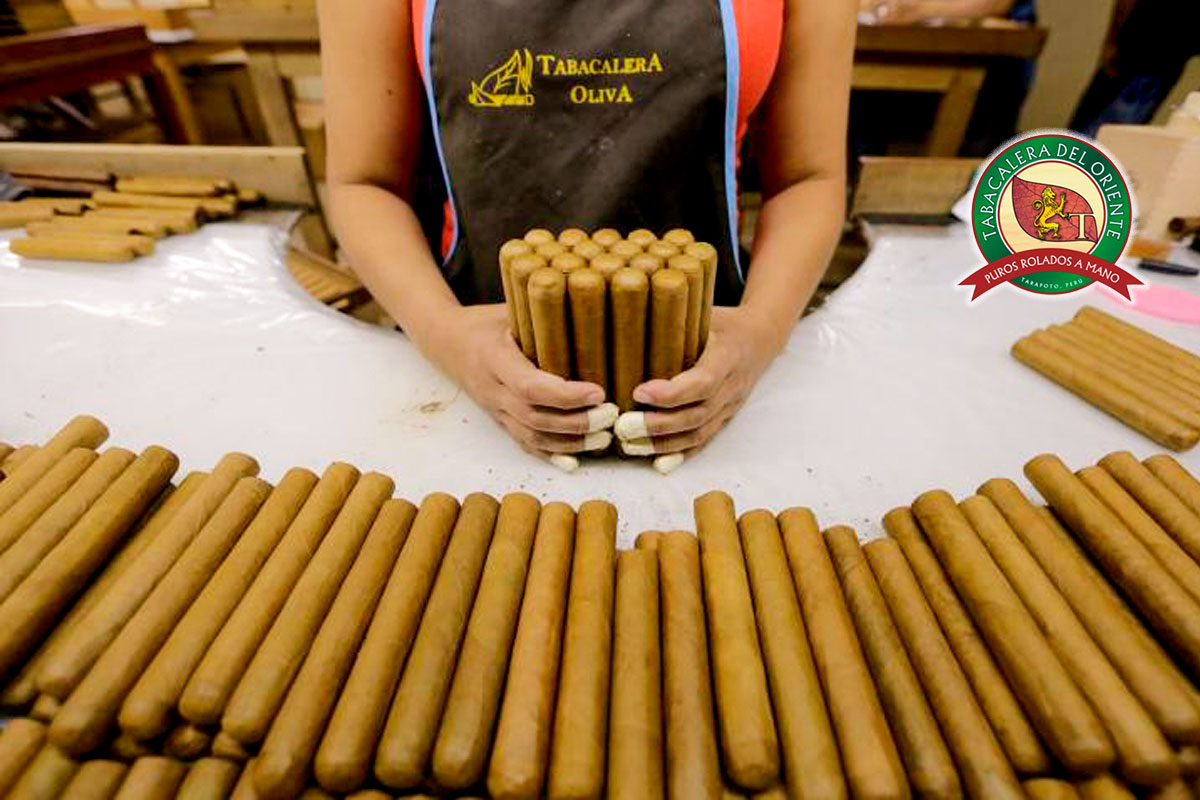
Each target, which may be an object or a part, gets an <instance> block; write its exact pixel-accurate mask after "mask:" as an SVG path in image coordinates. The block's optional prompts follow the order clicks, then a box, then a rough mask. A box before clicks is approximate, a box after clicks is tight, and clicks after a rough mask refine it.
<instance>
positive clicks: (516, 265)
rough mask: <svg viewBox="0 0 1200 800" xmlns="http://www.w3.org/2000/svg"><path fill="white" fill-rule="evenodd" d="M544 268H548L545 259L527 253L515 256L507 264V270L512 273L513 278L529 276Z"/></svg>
mask: <svg viewBox="0 0 1200 800" xmlns="http://www.w3.org/2000/svg"><path fill="white" fill-rule="evenodd" d="M546 266H549V264H548V262H547V261H546V259H544V258H542V257H541V256H539V255H537V254H536V253H527V254H525V255H523V256H517V257H516V258H514V259H513V260H512V261H510V262H509V264H508V268H509V269H510V270H511V271H512V274H513V276H514V277H515V276H517V275H523V276H529V275H531V274H533V273H534V272H536V271H537V270H539V269H541V268H542V267H546Z"/></svg>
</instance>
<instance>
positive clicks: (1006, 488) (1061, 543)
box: [979, 478, 1200, 744]
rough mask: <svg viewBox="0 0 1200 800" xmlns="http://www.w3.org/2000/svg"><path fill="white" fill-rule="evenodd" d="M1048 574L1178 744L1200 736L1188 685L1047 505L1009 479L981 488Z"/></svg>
mask: <svg viewBox="0 0 1200 800" xmlns="http://www.w3.org/2000/svg"><path fill="white" fill-rule="evenodd" d="M979 493H980V494H982V495H984V496H985V497H987V498H989V499H990V500H991V501H992V502H993V503H994V504H995V505H996V507H997V508H998V509H999V510H1000V512H1001V513H1002V514H1003V515H1004V517H1005V519H1006V520H1007V521H1008V524H1009V525H1010V526H1011V527H1012V529H1013V530H1014V531H1015V532H1016V533H1017V535H1018V536H1019V537H1020V538H1021V541H1022V543H1023V544H1024V545H1025V547H1026V548H1028V549H1029V551H1030V552H1031V553H1032V554H1033V556H1034V558H1036V559H1037V561H1038V563H1039V564H1040V565H1041V567H1042V569H1043V570H1044V571H1045V572H1046V574H1048V575H1053V576H1054V583H1055V586H1056V587H1057V589H1058V591H1059V592H1061V593H1062V595H1063V596H1064V597H1065V598H1066V600H1067V602H1068V603H1070V604H1071V608H1072V610H1073V611H1074V612H1075V613H1076V614H1077V615H1078V616H1079V619H1080V620H1081V621H1082V622H1083V624H1084V625H1085V626H1086V627H1087V629H1088V633H1090V634H1091V635H1092V638H1094V639H1095V641H1096V643H1097V644H1099V645H1100V647H1101V649H1103V650H1104V652H1105V655H1107V656H1108V658H1109V659H1110V660H1111V661H1112V663H1113V665H1114V666H1115V667H1116V668H1117V671H1118V672H1120V673H1121V677H1122V678H1123V679H1124V680H1125V682H1126V684H1127V685H1128V686H1129V688H1130V689H1131V690H1132V691H1133V693H1134V694H1135V695H1136V696H1137V697H1138V699H1139V700H1140V701H1141V702H1142V704H1143V705H1144V706H1145V707H1146V709H1147V711H1149V712H1150V714H1151V716H1152V717H1153V718H1154V720H1155V722H1156V723H1157V724H1158V726H1159V727H1160V728H1162V729H1163V731H1164V732H1165V733H1166V734H1167V737H1168V739H1170V740H1171V741H1172V742H1174V743H1176V744H1180V743H1185V742H1196V741H1200V739H1198V738H1197V737H1198V736H1200V708H1197V706H1196V704H1195V702H1194V700H1193V699H1192V697H1191V694H1190V689H1189V687H1190V684H1189V682H1188V681H1187V679H1186V678H1184V677H1183V675H1182V674H1181V673H1180V672H1179V671H1178V669H1177V668H1176V667H1175V665H1174V663H1173V662H1172V661H1171V659H1170V658H1169V657H1168V656H1167V655H1166V653H1165V652H1163V651H1162V648H1161V646H1160V645H1159V644H1158V643H1157V642H1156V641H1155V640H1154V639H1153V637H1151V636H1150V635H1149V633H1147V632H1146V630H1145V629H1144V628H1143V627H1142V623H1141V622H1140V621H1139V620H1138V619H1137V618H1136V617H1134V616H1133V614H1132V612H1130V611H1129V609H1128V608H1127V607H1126V606H1125V603H1124V601H1123V600H1122V599H1121V598H1120V597H1119V596H1118V595H1117V593H1116V591H1115V590H1114V589H1113V587H1112V586H1110V585H1109V583H1108V581H1107V580H1105V578H1104V577H1103V576H1102V575H1101V574H1100V572H1099V571H1098V570H1097V569H1096V568H1095V566H1093V565H1092V563H1091V561H1090V560H1088V558H1087V556H1086V555H1084V553H1083V551H1082V550H1081V549H1080V548H1079V546H1078V544H1076V542H1075V541H1074V540H1073V539H1072V538H1071V537H1070V536H1069V535H1068V534H1067V533H1066V532H1065V531H1063V530H1061V528H1059V527H1058V522H1057V520H1055V519H1054V518H1053V515H1052V514H1050V512H1049V510H1048V509H1039V508H1035V507H1034V506H1033V505H1032V504H1031V503H1030V502H1029V500H1028V499H1026V497H1025V496H1024V494H1022V493H1021V490H1020V489H1018V488H1017V485H1016V484H1015V483H1013V482H1012V481H1010V480H1007V479H1002V478H995V479H992V480H990V481H988V482H986V483H984V484H983V485H982V486H981V487H979Z"/></svg>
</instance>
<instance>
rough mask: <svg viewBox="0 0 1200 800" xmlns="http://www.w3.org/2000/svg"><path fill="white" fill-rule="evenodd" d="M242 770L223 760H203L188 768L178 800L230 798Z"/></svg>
mask: <svg viewBox="0 0 1200 800" xmlns="http://www.w3.org/2000/svg"><path fill="white" fill-rule="evenodd" d="M241 773H242V768H241V766H240V765H239V764H237V763H236V762H234V761H226V760H225V759H223V758H202V759H200V760H199V761H197V762H196V763H194V764H192V765H191V767H189V768H188V771H187V776H186V777H185V778H184V779H183V783H181V784H180V785H179V793H178V794H177V795H175V798H176V800H215V798H222V797H228V796H229V793H230V792H231V791H233V787H234V785H236V784H237V780H238V776H239V775H241Z"/></svg>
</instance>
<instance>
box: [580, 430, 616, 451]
mask: <svg viewBox="0 0 1200 800" xmlns="http://www.w3.org/2000/svg"><path fill="white" fill-rule="evenodd" d="M612 439H613V437H612V434H611V433H609V432H608V431H596V432H595V433H589V434H588V435H587V436H585V437H583V449H584V450H585V451H587V452H589V453H590V452H592V451H593V450H607V449H608V446H609V445H610V444H612Z"/></svg>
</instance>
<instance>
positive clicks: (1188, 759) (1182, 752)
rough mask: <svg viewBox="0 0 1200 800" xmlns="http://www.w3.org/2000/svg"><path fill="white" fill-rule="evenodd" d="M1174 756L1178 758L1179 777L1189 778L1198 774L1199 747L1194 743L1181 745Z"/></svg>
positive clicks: (1199, 773) (1199, 761)
mask: <svg viewBox="0 0 1200 800" xmlns="http://www.w3.org/2000/svg"><path fill="white" fill-rule="evenodd" d="M1176 756H1177V757H1178V758H1179V774H1180V776H1181V777H1183V778H1186V779H1188V780H1191V779H1193V778H1195V777H1196V776H1197V775H1200V747H1197V746H1196V745H1188V746H1187V747H1181V748H1179V752H1178V753H1176Z"/></svg>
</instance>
